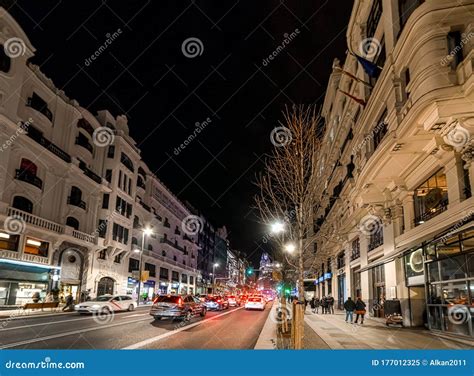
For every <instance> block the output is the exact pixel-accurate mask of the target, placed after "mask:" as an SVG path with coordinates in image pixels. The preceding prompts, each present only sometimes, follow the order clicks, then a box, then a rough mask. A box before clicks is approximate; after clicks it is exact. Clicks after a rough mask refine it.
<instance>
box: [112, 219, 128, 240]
mask: <svg viewBox="0 0 474 376" xmlns="http://www.w3.org/2000/svg"><path fill="white" fill-rule="evenodd" d="M112 239H113V240H115V241H118V242H119V243H123V244H127V243H128V228H125V227H123V226H120V225H119V224H117V223H114V225H113V227H112Z"/></svg>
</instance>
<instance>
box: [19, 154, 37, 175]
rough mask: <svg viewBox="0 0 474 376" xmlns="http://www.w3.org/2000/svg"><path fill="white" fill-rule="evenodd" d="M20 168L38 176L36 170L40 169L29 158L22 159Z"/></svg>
mask: <svg viewBox="0 0 474 376" xmlns="http://www.w3.org/2000/svg"><path fill="white" fill-rule="evenodd" d="M20 169H21V170H22V171H24V172H26V173H28V174H30V175H34V176H36V172H37V171H38V167H37V166H36V165H35V164H34V163H33V162H31V161H30V160H29V159H26V158H22V159H21V163H20Z"/></svg>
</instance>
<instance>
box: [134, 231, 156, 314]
mask: <svg viewBox="0 0 474 376" xmlns="http://www.w3.org/2000/svg"><path fill="white" fill-rule="evenodd" d="M151 234H153V231H152V230H151V228H145V229H143V230H142V247H141V250H138V249H136V250H135V252H137V251H138V252H140V261H139V263H138V296H137V306H139V305H140V287H141V284H142V259H143V251H144V250H145V235H147V236H148V235H151Z"/></svg>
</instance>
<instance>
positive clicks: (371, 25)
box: [367, 0, 382, 38]
mask: <svg viewBox="0 0 474 376" xmlns="http://www.w3.org/2000/svg"><path fill="white" fill-rule="evenodd" d="M380 17H382V0H375V1H374V2H373V3H372V9H371V10H370V14H369V17H368V18H367V38H372V37H373V36H374V35H375V31H376V30H377V25H378V24H379V21H380Z"/></svg>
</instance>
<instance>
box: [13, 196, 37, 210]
mask: <svg viewBox="0 0 474 376" xmlns="http://www.w3.org/2000/svg"><path fill="white" fill-rule="evenodd" d="M12 206H13V207H14V208H15V209H19V210H21V211H24V212H27V213H33V203H32V202H31V201H30V200H28V199H27V198H25V197H23V196H15V197H14V198H13V204H12Z"/></svg>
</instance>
